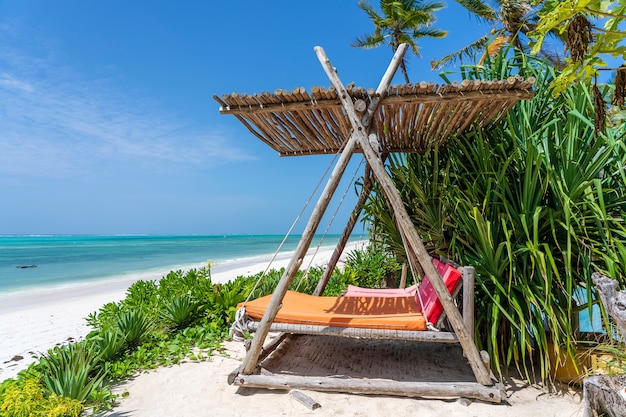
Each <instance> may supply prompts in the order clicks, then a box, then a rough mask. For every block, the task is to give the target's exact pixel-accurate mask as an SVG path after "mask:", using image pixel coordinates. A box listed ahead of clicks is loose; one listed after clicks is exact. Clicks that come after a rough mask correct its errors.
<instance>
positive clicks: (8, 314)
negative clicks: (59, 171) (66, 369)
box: [0, 241, 581, 417]
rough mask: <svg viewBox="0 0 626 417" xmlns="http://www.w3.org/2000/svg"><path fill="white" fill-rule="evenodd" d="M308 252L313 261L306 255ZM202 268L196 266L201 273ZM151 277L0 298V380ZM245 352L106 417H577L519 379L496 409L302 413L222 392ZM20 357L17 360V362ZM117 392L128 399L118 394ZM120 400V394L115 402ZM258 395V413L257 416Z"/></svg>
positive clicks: (552, 395) (367, 403) (214, 360)
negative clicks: (390, 415) (387, 416)
mask: <svg viewBox="0 0 626 417" xmlns="http://www.w3.org/2000/svg"><path fill="white" fill-rule="evenodd" d="M364 244H365V242H364V241H356V242H352V243H349V244H348V246H347V247H346V249H345V253H349V252H350V251H352V250H355V249H362V248H363V245H364ZM333 250H334V247H332V246H324V247H322V248H320V249H317V250H311V251H310V252H309V256H307V257H306V258H305V261H304V264H307V263H308V262H311V261H312V262H313V263H314V264H315V265H318V264H319V265H323V264H324V263H326V262H328V259H329V258H330V256H331V254H332V252H333ZM314 252H316V253H315V257H314V258H313V255H314ZM292 254H293V251H286V252H284V253H280V254H278V255H276V256H274V254H267V255H263V256H253V257H244V258H240V259H232V260H226V261H222V262H216V263H214V264H213V265H212V273H211V278H212V281H213V282H214V283H224V282H227V281H229V280H232V279H233V278H235V277H238V276H247V275H254V274H257V273H259V272H263V271H264V270H266V269H267V268H268V266H269V265H270V261H271V260H272V258H274V260H273V262H272V263H271V267H272V268H278V269H279V268H283V267H285V266H286V265H287V264H288V262H289V260H290V258H291V256H292ZM203 266H204V265H196V267H203ZM159 278H160V275H159V274H158V273H157V274H155V273H154V272H152V273H147V274H143V275H134V276H132V277H130V278H129V277H126V278H118V279H117V280H107V281H104V282H95V283H87V284H73V285H72V286H65V287H62V288H52V289H45V290H40V291H38V292H35V293H33V292H32V291H31V292H29V293H28V294H24V295H22V296H19V297H16V296H15V294H12V296H11V297H6V296H5V297H4V298H3V300H2V303H1V304H0V305H1V308H0V323H2V325H1V326H0V334H1V335H2V340H3V343H2V346H1V350H0V358H1V359H2V361H1V363H0V378H1V379H6V378H12V377H15V376H16V375H17V372H19V371H20V370H23V369H25V368H26V367H27V366H28V364H30V363H32V361H33V359H32V358H31V357H32V356H37V357H38V356H39V355H41V354H42V353H45V352H46V351H47V350H48V349H50V348H52V347H53V346H55V345H63V344H67V343H70V342H77V341H80V340H82V339H83V338H84V337H85V336H86V334H87V333H88V332H89V331H91V330H92V329H90V328H89V327H88V326H87V324H86V321H85V317H86V316H87V315H88V314H90V313H92V312H94V311H95V310H97V309H98V308H99V306H102V305H104V304H106V303H110V302H118V301H120V300H121V299H122V298H123V297H124V295H125V292H126V290H127V288H128V287H129V286H130V285H131V284H132V283H133V282H135V281H136V280H137V279H141V280H158V279H159ZM244 354H245V350H244V348H243V344H242V343H241V342H235V341H228V340H226V341H224V343H223V348H222V349H220V350H218V351H215V352H214V353H213V354H212V355H211V356H210V357H208V358H206V359H204V360H195V361H192V360H184V361H182V362H181V363H179V364H177V365H173V366H164V367H161V368H159V369H157V370H153V371H144V372H139V373H137V374H135V375H134V376H133V377H132V378H130V379H129V380H128V381H127V382H123V383H121V384H116V385H115V386H114V393H116V394H119V395H120V398H119V399H118V400H117V405H116V407H115V408H114V409H113V410H112V411H110V412H107V413H104V414H103V415H106V416H111V417H113V416H133V417H142V416H146V417H147V416H164V417H165V416H190V415H214V416H248V415H259V416H275V415H319V416H334V415H355V416H358V415H363V416H365V415H376V414H381V413H387V412H389V410H394V413H395V414H397V415H398V416H411V415H415V413H416V412H417V413H428V414H429V415H433V416H446V415H455V416H456V415H458V416H475V415H481V416H494V417H495V416H504V417H514V416H527V415H529V414H533V413H537V414H541V415H543V416H578V415H581V414H580V400H581V398H580V392H579V391H577V390H572V389H568V388H567V387H566V386H561V387H560V389H561V391H558V392H548V391H545V390H544V389H543V388H541V387H540V386H531V385H528V384H527V383H525V382H523V381H522V380H520V379H519V378H508V379H507V380H506V389H507V394H506V400H505V402H504V403H503V404H499V405H494V404H489V403H481V402H480V401H478V402H473V403H471V404H469V405H468V404H466V403H462V402H459V401H454V400H447V401H446V400H443V401H442V400H434V399H411V398H391V397H385V396H358V395H349V394H341V393H321V392H308V393H307V394H308V395H309V396H310V397H311V398H314V399H315V401H317V403H319V404H320V405H321V408H319V409H316V410H309V409H307V408H306V407H305V406H304V405H303V404H302V403H300V402H298V401H297V400H296V399H294V397H293V396H292V395H290V394H289V392H287V391H259V390H255V389H251V388H237V387H235V386H231V385H228V384H227V382H226V380H227V377H228V374H229V373H230V372H232V371H233V370H234V369H235V368H236V367H237V366H239V365H240V363H241V360H242V359H243V355H244ZM17 357H23V359H19V360H18V359H16V358H17ZM124 393H127V395H126V394H124ZM122 394H124V395H122ZM259 396H260V397H262V399H263V403H264V404H265V406H264V407H263V409H259V407H258V401H259Z"/></svg>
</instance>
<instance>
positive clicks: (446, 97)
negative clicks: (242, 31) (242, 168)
mask: <svg viewBox="0 0 626 417" xmlns="http://www.w3.org/2000/svg"><path fill="white" fill-rule="evenodd" d="M534 81H535V80H534V79H528V80H524V79H522V78H521V77H511V78H509V79H507V80H502V81H467V80H466V81H463V82H462V83H460V84H457V83H453V84H450V85H436V84H433V83H427V82H421V83H416V84H406V85H399V86H391V87H389V88H388V90H387V93H386V94H385V95H384V97H383V98H382V100H381V105H380V106H379V107H378V110H377V112H376V114H375V115H374V120H373V126H374V128H375V129H376V131H377V132H378V134H379V141H380V145H381V146H380V151H381V152H385V153H387V152H418V153H423V152H425V151H426V150H427V149H428V148H429V147H433V146H441V145H443V144H444V143H445V142H446V140H447V139H448V138H449V137H450V136H451V135H458V134H461V133H463V132H464V131H465V130H466V129H467V128H469V127H470V126H472V124H477V125H478V126H480V127H483V126H486V125H487V124H489V123H491V122H492V121H494V120H497V119H499V118H500V117H502V116H503V115H504V114H505V113H506V112H507V111H508V110H509V109H510V108H511V107H512V106H513V105H514V104H515V103H516V102H517V101H519V100H523V99H529V98H531V97H532V95H533V93H532V84H533V83H534ZM346 89H347V90H348V94H349V95H350V96H351V98H352V101H353V102H354V103H355V108H357V109H359V108H361V109H365V106H367V105H368V104H369V103H370V101H371V99H372V98H373V96H374V94H375V91H374V90H373V89H370V90H365V89H363V88H357V87H354V86H353V85H348V86H347V87H346ZM213 98H214V99H215V100H216V101H217V102H218V103H219V104H220V105H221V107H220V113H222V114H233V115H235V116H236V117H237V118H238V119H239V120H240V121H241V122H242V123H243V124H244V125H245V126H246V127H247V128H248V129H249V130H250V132H252V133H253V134H254V135H255V136H257V137H258V138H259V139H261V140H262V141H263V142H265V143H267V144H268V145H269V146H270V147H272V148H273V149H274V150H276V151H277V152H278V153H279V154H280V155H281V156H292V155H313V154H333V153H337V152H341V149H342V146H343V145H344V144H345V142H346V141H347V140H348V138H349V137H350V132H351V129H352V128H351V125H350V122H349V120H348V118H347V116H346V114H345V112H344V110H343V107H342V106H341V103H340V101H339V98H338V96H337V92H336V91H335V89H334V88H333V87H331V88H329V89H325V88H322V87H313V88H312V90H311V92H310V93H309V92H307V91H306V90H305V89H304V88H296V89H294V90H293V91H287V90H277V91H276V92H274V94H271V93H266V92H264V93H261V94H254V95H246V94H237V93H233V94H225V95H223V96H222V97H218V96H213ZM359 101H361V102H359Z"/></svg>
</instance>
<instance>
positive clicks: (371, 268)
mask: <svg viewBox="0 0 626 417" xmlns="http://www.w3.org/2000/svg"><path fill="white" fill-rule="evenodd" d="M401 270H402V265H400V264H399V263H398V262H397V261H396V258H395V257H394V256H392V255H391V254H390V253H389V252H387V251H385V250H382V249H380V248H378V249H377V248H376V247H374V246H372V245H368V246H367V248H366V249H364V250H354V251H352V252H350V253H349V254H348V256H347V258H346V262H345V268H344V272H343V274H344V277H345V278H346V280H347V281H348V284H353V285H358V286H360V287H366V288H384V287H386V286H388V285H394V284H395V283H396V282H397V278H398V275H399V271H401Z"/></svg>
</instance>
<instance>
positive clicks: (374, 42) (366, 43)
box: [352, 34, 385, 49]
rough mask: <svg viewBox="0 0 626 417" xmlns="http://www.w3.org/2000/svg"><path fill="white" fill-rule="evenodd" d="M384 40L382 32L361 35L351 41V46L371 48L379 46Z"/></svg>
mask: <svg viewBox="0 0 626 417" xmlns="http://www.w3.org/2000/svg"><path fill="white" fill-rule="evenodd" d="M384 42H385V36H383V35H382V34H379V35H376V34H374V35H363V36H361V37H358V38H356V39H355V40H354V42H353V43H352V47H354V48H364V49H371V48H377V47H379V46H381V45H382V44H383V43H384Z"/></svg>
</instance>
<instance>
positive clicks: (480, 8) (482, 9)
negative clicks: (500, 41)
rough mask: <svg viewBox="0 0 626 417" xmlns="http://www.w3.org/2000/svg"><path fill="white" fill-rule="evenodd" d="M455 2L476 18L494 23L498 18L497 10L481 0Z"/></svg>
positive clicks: (458, 0)
mask: <svg viewBox="0 0 626 417" xmlns="http://www.w3.org/2000/svg"><path fill="white" fill-rule="evenodd" d="M456 2H457V3H459V4H460V5H461V6H463V7H464V8H465V9H467V11H468V12H470V13H471V14H473V15H474V16H475V17H476V18H478V20H482V21H484V22H487V23H494V22H495V21H497V20H498V12H497V11H496V10H494V9H493V8H491V7H490V6H489V5H488V4H487V3H485V2H484V1H482V0H456Z"/></svg>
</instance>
